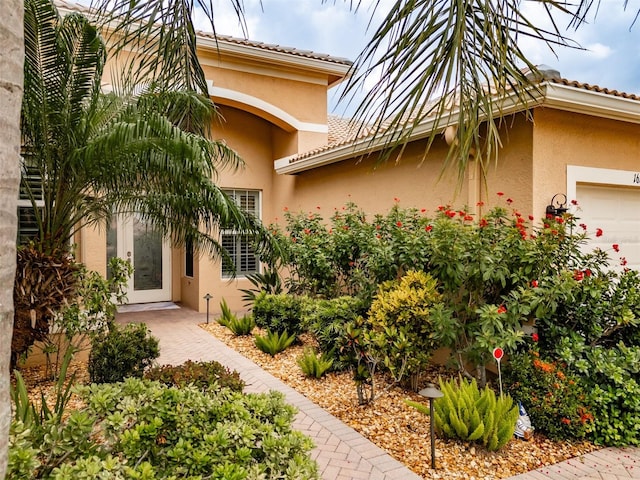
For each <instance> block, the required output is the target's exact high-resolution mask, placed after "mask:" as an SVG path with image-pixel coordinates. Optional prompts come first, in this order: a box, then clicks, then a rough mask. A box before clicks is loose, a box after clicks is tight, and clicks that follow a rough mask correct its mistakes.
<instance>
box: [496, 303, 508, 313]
mask: <svg viewBox="0 0 640 480" xmlns="http://www.w3.org/2000/svg"><path fill="white" fill-rule="evenodd" d="M498 313H500V314H502V313H507V307H505V306H504V305H500V306H499V307H498Z"/></svg>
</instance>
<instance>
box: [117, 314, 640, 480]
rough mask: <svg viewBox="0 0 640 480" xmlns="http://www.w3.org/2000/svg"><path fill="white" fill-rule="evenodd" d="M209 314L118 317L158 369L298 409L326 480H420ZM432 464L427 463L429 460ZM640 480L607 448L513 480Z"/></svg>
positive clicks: (633, 459) (639, 464)
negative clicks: (221, 334) (146, 334)
mask: <svg viewBox="0 0 640 480" xmlns="http://www.w3.org/2000/svg"><path fill="white" fill-rule="evenodd" d="M205 320H206V317H205V314H199V313H197V312H194V311H192V310H186V309H174V310H156V311H142V312H135V313H120V314H118V321H120V322H145V323H146V324H147V326H148V327H149V329H150V330H151V331H152V333H153V335H155V336H156V337H157V338H158V339H159V340H160V354H161V355H160V358H159V359H158V361H159V363H160V364H173V365H177V364H180V363H183V362H185V361H186V360H193V361H208V360H216V361H218V362H220V363H222V364H223V365H225V366H227V367H228V368H230V369H232V370H237V371H238V372H239V373H240V376H241V377H242V379H243V380H244V381H245V382H246V383H247V386H246V388H245V391H247V392H255V393H259V392H267V391H269V390H277V391H280V392H282V393H284V394H285V396H286V399H287V402H288V403H290V404H291V405H294V406H295V407H297V408H298V410H299V413H298V414H297V416H296V418H295V421H294V424H293V427H294V428H295V429H296V430H299V431H301V432H302V433H304V434H305V435H308V436H309V437H311V438H312V439H313V441H314V443H315V444H316V448H315V449H314V450H313V452H312V457H313V458H314V459H315V460H316V461H317V462H318V466H319V470H320V473H321V476H322V478H323V480H355V479H371V480H378V479H380V480H383V479H384V480H419V479H420V478H421V477H420V476H418V475H416V474H415V473H413V472H412V471H411V470H409V469H408V468H406V467H405V466H404V465H403V464H401V463H400V462H398V461H397V460H395V459H394V458H393V457H391V456H390V455H388V454H387V453H386V452H385V451H384V450H382V449H380V448H379V447H377V446H376V445H374V444H373V443H371V442H370V441H369V440H367V439H366V438H365V437H363V436H362V435H360V434H359V433H358V432H356V431H355V430H354V429H352V428H351V427H349V426H347V425H345V424H344V423H342V422H341V421H340V420H338V419H337V418H336V417H334V416H333V415H331V414H329V413H328V412H326V411H325V410H323V409H322V408H320V407H319V406H318V405H316V404H315V403H313V402H311V401H310V400H308V399H307V398H306V397H304V396H303V395H301V394H300V393H298V392H296V391H295V390H293V389H292V388H290V387H289V386H287V385H285V384H284V383H283V382H281V381H280V380H278V379H277V378H275V377H274V376H273V375H271V374H270V373H268V372H265V371H264V370H262V369H261V368H260V367H259V366H258V365H256V364H255V363H253V362H252V361H251V360H249V359H247V358H245V357H243V356H242V355H240V354H239V353H238V352H236V351H235V350H233V349H231V348H229V347H227V346H226V345H225V344H224V343H222V342H221V341H219V340H218V339H216V338H215V337H213V336H211V335H209V334H208V333H207V332H205V331H204V330H202V329H201V328H200V327H198V324H199V323H203V322H204V321H205ZM425 461H428V459H425ZM629 478H635V479H640V449H636V448H625V449H617V448H608V449H603V450H599V451H597V452H594V453H591V454H588V455H584V456H583V457H580V458H576V459H572V460H568V461H566V462H562V463H559V464H556V465H552V466H549V467H544V468H541V469H539V470H535V471H532V472H528V473H525V474H522V475H518V476H515V477H511V479H512V480H567V479H574V480H575V479H580V480H622V479H629Z"/></svg>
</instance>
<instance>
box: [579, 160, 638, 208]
mask: <svg viewBox="0 0 640 480" xmlns="http://www.w3.org/2000/svg"><path fill="white" fill-rule="evenodd" d="M581 183H583V184H592V185H594V184H595V185H612V186H622V187H631V188H640V170H638V171H637V172H634V171H631V170H614V169H611V168H594V167H579V166H577V165H567V199H568V200H569V201H570V200H574V199H575V198H576V195H577V189H578V188H577V186H578V184H581Z"/></svg>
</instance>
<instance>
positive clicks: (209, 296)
mask: <svg viewBox="0 0 640 480" xmlns="http://www.w3.org/2000/svg"><path fill="white" fill-rule="evenodd" d="M202 298H204V299H205V300H206V301H207V325H209V300H211V299H212V298H213V295H211V294H210V293H207V294H206V295H205V296H204V297H202Z"/></svg>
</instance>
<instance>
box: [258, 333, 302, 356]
mask: <svg viewBox="0 0 640 480" xmlns="http://www.w3.org/2000/svg"><path fill="white" fill-rule="evenodd" d="M295 339H296V336H295V335H289V334H288V333H287V331H286V330H285V331H284V332H280V333H278V332H271V331H267V334H266V335H264V336H262V335H256V337H255V343H256V347H258V348H259V349H260V350H261V351H263V352H264V353H268V354H269V355H271V356H272V357H274V356H275V355H276V354H278V353H280V352H283V351H285V350H286V349H287V348H289V347H290V346H291V344H292V343H293V342H294V341H295Z"/></svg>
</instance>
